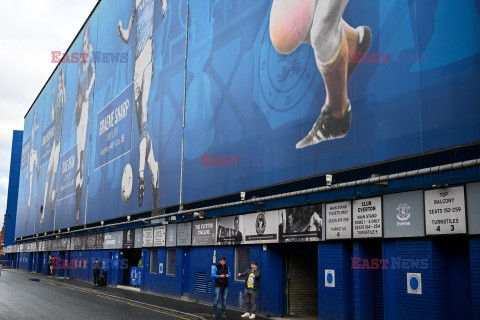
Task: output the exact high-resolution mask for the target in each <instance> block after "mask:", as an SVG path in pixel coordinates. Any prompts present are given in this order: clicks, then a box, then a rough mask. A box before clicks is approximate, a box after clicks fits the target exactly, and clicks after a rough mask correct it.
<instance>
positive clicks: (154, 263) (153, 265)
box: [150, 250, 158, 273]
mask: <svg viewBox="0 0 480 320" xmlns="http://www.w3.org/2000/svg"><path fill="white" fill-rule="evenodd" d="M150 273H158V250H152V251H150Z"/></svg>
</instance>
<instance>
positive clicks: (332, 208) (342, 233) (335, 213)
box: [325, 201, 352, 240]
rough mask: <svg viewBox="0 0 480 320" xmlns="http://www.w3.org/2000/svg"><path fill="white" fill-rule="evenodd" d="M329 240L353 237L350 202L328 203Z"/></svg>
mask: <svg viewBox="0 0 480 320" xmlns="http://www.w3.org/2000/svg"><path fill="white" fill-rule="evenodd" d="M325 211H326V220H327V234H326V236H327V240H328V239H350V238H351V237H352V204H351V203H350V201H343V202H335V203H327V205H326V209H325Z"/></svg>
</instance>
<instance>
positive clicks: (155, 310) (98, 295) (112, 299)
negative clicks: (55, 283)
mask: <svg viewBox="0 0 480 320" xmlns="http://www.w3.org/2000/svg"><path fill="white" fill-rule="evenodd" d="M66 288H68V289H70V290H75V291H80V292H83V293H87V294H90V295H94V296H97V297H100V298H104V299H107V300H111V301H115V302H119V303H123V304H127V305H130V306H133V307H138V308H142V309H146V310H150V311H154V312H158V313H162V314H166V315H169V316H172V317H176V318H180V319H184V320H192V319H191V318H184V317H181V316H179V315H176V314H172V313H168V312H165V311H160V310H157V309H153V308H149V307H145V306H142V305H137V304H133V303H131V302H126V301H122V300H118V299H114V298H109V297H106V296H104V295H101V294H97V293H93V292H89V291H85V290H82V289H77V288H72V287H68V286H66Z"/></svg>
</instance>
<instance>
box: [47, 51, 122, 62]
mask: <svg viewBox="0 0 480 320" xmlns="http://www.w3.org/2000/svg"><path fill="white" fill-rule="evenodd" d="M89 58H93V61H94V62H95V63H127V62H128V52H121V53H120V52H101V51H93V53H92V57H90V56H89V54H88V53H86V52H72V53H62V52H61V51H52V63H87V62H88V61H89Z"/></svg>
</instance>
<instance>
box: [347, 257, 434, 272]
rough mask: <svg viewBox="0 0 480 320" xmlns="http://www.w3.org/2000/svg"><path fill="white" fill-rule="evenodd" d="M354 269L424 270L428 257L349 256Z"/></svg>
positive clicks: (426, 267)
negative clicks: (370, 257) (369, 257)
mask: <svg viewBox="0 0 480 320" xmlns="http://www.w3.org/2000/svg"><path fill="white" fill-rule="evenodd" d="M351 261H352V266H351V269H354V270H359V269H360V270H372V269H373V270H378V269H384V270H385V269H394V270H412V269H418V270H425V269H428V259H407V258H402V257H390V258H389V259H381V258H373V259H366V258H362V257H351Z"/></svg>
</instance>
